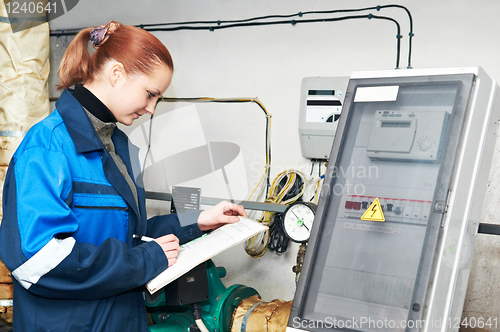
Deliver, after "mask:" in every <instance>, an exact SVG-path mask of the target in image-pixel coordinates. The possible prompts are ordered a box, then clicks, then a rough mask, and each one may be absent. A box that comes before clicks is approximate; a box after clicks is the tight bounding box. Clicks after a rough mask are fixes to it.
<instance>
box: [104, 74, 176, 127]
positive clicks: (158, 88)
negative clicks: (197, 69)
mask: <svg viewBox="0 0 500 332" xmlns="http://www.w3.org/2000/svg"><path fill="white" fill-rule="evenodd" d="M123 76H124V77H120V78H119V79H118V80H117V81H116V82H115V84H114V86H113V97H112V98H109V96H108V98H107V99H108V103H106V106H108V108H109V110H110V111H111V113H113V115H114V116H115V118H116V120H117V121H118V122H120V123H122V124H124V125H126V126H130V125H131V124H132V123H133V122H134V120H135V119H138V118H139V117H140V116H141V115H144V114H153V113H154V111H155V106H156V102H157V101H158V98H159V97H161V95H162V94H163V93H164V92H165V90H167V88H168V86H169V85H170V82H171V80H172V70H171V69H170V68H168V67H167V66H166V65H163V64H160V65H158V66H156V67H155V68H154V69H153V71H152V72H151V73H150V74H148V75H145V74H135V75H125V74H124V75H123Z"/></svg>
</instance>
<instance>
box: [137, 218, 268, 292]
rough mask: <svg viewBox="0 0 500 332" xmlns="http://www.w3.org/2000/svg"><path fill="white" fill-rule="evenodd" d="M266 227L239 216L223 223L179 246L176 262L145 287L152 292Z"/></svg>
mask: <svg viewBox="0 0 500 332" xmlns="http://www.w3.org/2000/svg"><path fill="white" fill-rule="evenodd" d="M266 229H267V226H264V225H262V224H261V223H258V222H256V221H254V220H251V219H247V218H242V217H240V221H239V222H237V223H235V224H227V225H224V226H222V227H219V228H217V229H216V230H214V231H212V232H211V233H208V234H205V235H203V236H202V237H199V238H197V239H194V240H193V241H190V242H188V243H185V244H183V245H182V246H181V250H180V251H179V256H177V262H176V263H175V264H174V265H172V266H170V267H168V268H167V269H166V270H165V271H163V272H162V273H160V274H159V275H158V276H156V277H155V278H153V279H151V280H150V281H149V282H148V283H147V284H146V288H147V289H148V291H149V292H150V293H151V294H153V293H155V292H156V291H158V290H159V289H161V288H162V287H164V286H166V285H168V284H169V283H170V282H172V281H173V280H175V279H177V278H178V277H180V276H182V275H183V274H184V273H186V272H189V271H190V270H191V269H193V268H194V267H196V266H198V265H199V264H201V263H203V262H205V261H206V260H208V259H210V258H212V257H214V256H215V255H217V254H218V253H221V252H222V251H224V250H226V249H228V248H231V247H232V246H235V245H237V244H238V243H241V242H243V241H245V240H246V239H248V238H250V237H252V236H254V235H256V234H258V233H260V232H263V231H265V230H266Z"/></svg>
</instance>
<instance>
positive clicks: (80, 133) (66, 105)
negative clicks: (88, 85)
mask: <svg viewBox="0 0 500 332" xmlns="http://www.w3.org/2000/svg"><path fill="white" fill-rule="evenodd" d="M56 109H57V111H58V112H59V114H60V115H61V118H62V119H63V121H64V124H65V125H66V129H67V131H68V133H69V135H70V136H71V139H72V140H73V143H74V144H75V149H76V152H77V153H85V152H91V151H97V150H103V152H102V163H103V170H104V175H105V176H106V179H107V180H108V181H109V183H110V184H111V185H112V186H113V187H114V188H115V189H116V191H117V192H118V193H119V194H120V195H121V196H122V197H123V198H124V199H125V201H127V203H128V204H129V206H131V207H132V210H133V211H134V212H135V214H136V215H137V216H138V219H139V220H140V218H141V215H140V213H139V208H138V206H137V204H136V203H135V198H134V196H133V194H132V191H131V190H130V187H129V186H128V184H127V182H126V181H125V178H124V177H123V175H122V174H121V173H120V170H119V169H118V167H117V166H116V164H115V162H114V161H113V159H112V158H111V155H110V154H109V153H108V151H107V150H105V149H104V145H103V144H102V142H101V140H100V139H99V137H98V136H97V133H96V131H95V129H94V126H93V125H92V123H91V121H90V119H89V117H88V116H87V113H86V112H85V110H84V109H83V107H82V105H81V104H80V103H79V102H78V101H77V100H76V99H75V97H73V95H72V94H71V93H70V92H69V91H68V90H64V92H63V93H62V94H61V96H60V97H59V99H58V101H57V102H56ZM121 135H123V137H121ZM115 136H116V137H120V139H116V140H115V139H113V142H114V144H115V150H116V152H117V153H118V155H119V156H120V158H122V160H123V161H124V163H125V165H126V167H127V169H128V170H129V174H133V173H132V172H131V170H132V166H131V164H130V157H129V151H128V146H127V143H128V140H127V138H126V136H125V134H123V133H121V131H120V130H115V132H114V134H113V137H115ZM141 194H142V193H141ZM141 199H143V198H142V196H139V201H140V200H141ZM139 222H141V221H139ZM139 226H140V225H139Z"/></svg>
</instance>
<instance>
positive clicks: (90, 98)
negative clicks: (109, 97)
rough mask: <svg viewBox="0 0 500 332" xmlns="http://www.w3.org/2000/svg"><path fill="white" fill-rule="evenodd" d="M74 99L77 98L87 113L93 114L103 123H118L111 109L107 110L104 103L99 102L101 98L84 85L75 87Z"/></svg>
mask: <svg viewBox="0 0 500 332" xmlns="http://www.w3.org/2000/svg"><path fill="white" fill-rule="evenodd" d="M73 97H75V99H76V100H78V102H79V103H80V104H82V106H83V107H85V109H86V110H87V111H89V112H90V113H92V114H93V115H94V116H95V117H96V118H98V119H99V120H101V121H102V122H106V123H108V122H116V118H115V116H114V115H113V113H111V111H110V110H109V108H107V107H106V105H104V104H103V102H102V101H100V100H99V98H97V97H96V96H95V95H94V94H93V93H92V92H90V91H89V90H88V89H86V88H85V87H84V86H83V85H81V84H77V85H75V91H74V92H73Z"/></svg>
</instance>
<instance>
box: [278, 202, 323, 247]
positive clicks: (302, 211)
mask: <svg viewBox="0 0 500 332" xmlns="http://www.w3.org/2000/svg"><path fill="white" fill-rule="evenodd" d="M315 212H316V205H315V204H312V203H308V202H296V203H294V204H292V205H290V206H289V207H288V208H287V209H286V210H285V213H284V216H283V230H284V231H285V234H286V235H287V236H288V237H289V238H290V240H292V241H294V242H298V243H302V242H306V241H307V240H309V236H310V235H311V230H312V225H313V221H314V213H315Z"/></svg>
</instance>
